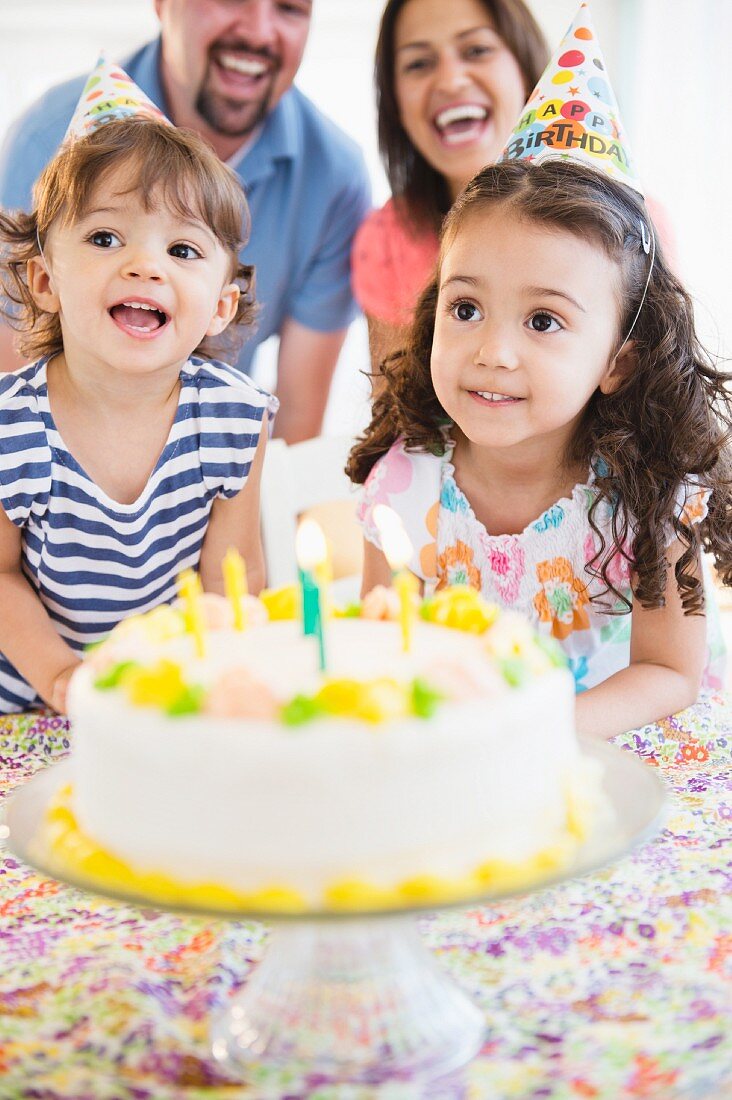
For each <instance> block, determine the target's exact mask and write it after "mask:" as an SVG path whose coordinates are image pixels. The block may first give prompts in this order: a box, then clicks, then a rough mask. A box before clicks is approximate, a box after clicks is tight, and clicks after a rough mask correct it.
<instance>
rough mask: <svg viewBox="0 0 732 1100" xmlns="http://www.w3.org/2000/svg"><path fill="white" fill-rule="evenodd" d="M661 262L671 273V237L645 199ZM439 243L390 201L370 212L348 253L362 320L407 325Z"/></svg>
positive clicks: (663, 218) (661, 213)
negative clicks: (414, 228)
mask: <svg viewBox="0 0 732 1100" xmlns="http://www.w3.org/2000/svg"><path fill="white" fill-rule="evenodd" d="M646 205H647V207H648V212H649V214H650V215H651V218H652V219H653V224H654V226H655V228H656V232H657V234H658V237H659V240H660V242H661V244H662V246H663V250H664V253H665V255H666V261H667V262H668V263H669V264H670V265H671V267H672V268H675V267H676V248H675V242H674V235H673V231H672V229H671V225H670V222H669V218H668V214H667V213H666V211H665V210H664V208H663V207H662V206H661V205H660V204H659V203H657V202H655V201H654V200H653V199H650V198H648V199H646ZM438 250H439V240H438V237H437V234H436V233H434V232H432V231H427V232H423V233H421V234H415V233H414V232H413V231H412V230H411V228H410V227H408V226H406V225H405V223H404V222H403V221H402V219H401V218H400V217H399V215H398V214H397V211H396V208H395V206H394V200H393V199H389V201H388V202H387V203H386V204H385V205H384V206H382V208H381V210H372V212H371V213H370V214H369V215H368V217H367V218H366V220H365V221H364V222H363V223H362V225H361V228H360V229H359V231H358V233H357V234H356V239H355V241H354V244H353V252H352V253H351V282H352V285H353V294H354V297H355V298H356V301H357V302H358V304H359V305H360V306H361V309H362V310H363V311H364V313H365V314H366V315H367V316H368V317H373V318H374V319H376V320H377V321H383V322H385V323H386V324H389V325H409V324H411V321H412V318H413V316H414V310H415V307H416V305H417V299H418V298H419V296H420V294H421V293H422V291H423V290H424V288H425V287H426V286H427V283H428V282H429V281H430V278H431V276H432V273H433V271H434V268H435V264H436V262H437V254H438Z"/></svg>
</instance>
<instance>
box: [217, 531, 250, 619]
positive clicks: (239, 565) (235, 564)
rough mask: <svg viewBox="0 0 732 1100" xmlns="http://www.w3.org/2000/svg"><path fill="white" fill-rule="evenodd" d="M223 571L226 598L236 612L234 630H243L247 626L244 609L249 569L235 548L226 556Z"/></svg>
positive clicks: (230, 548)
mask: <svg viewBox="0 0 732 1100" xmlns="http://www.w3.org/2000/svg"><path fill="white" fill-rule="evenodd" d="M221 571H222V573H223V574H224V588H225V590H226V598H227V599H228V601H229V603H230V604H231V607H232V610H233V612H234V629H235V630H243V629H244V628H245V626H246V625H247V617H246V610H245V607H244V598H245V597H246V595H247V594H248V590H247V567H246V565H245V563H244V559H243V558H242V556H241V554H240V553H239V551H238V550H236V549H235V548H234V547H233V546H230V547H229V549H228V550H227V551H226V553H225V554H224V560H223V563H222V565H221Z"/></svg>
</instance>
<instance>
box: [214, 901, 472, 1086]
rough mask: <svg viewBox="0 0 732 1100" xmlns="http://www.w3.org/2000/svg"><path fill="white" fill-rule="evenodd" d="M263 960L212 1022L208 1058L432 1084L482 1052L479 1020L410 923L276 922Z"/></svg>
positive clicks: (238, 1065)
mask: <svg viewBox="0 0 732 1100" xmlns="http://www.w3.org/2000/svg"><path fill="white" fill-rule="evenodd" d="M271 935H272V938H271V941H270V945H269V947H268V950H267V953H266V955H265V956H264V959H263V960H262V962H261V963H260V965H259V966H258V968H257V969H256V970H255V971H254V973H253V975H252V976H251V978H250V979H249V981H248V982H247V985H246V987H245V989H244V990H243V991H242V993H240V994H239V995H238V996H237V997H236V998H235V999H234V1000H233V1002H232V1004H231V1006H230V1007H229V1009H228V1010H227V1011H226V1012H225V1013H224V1014H223V1015H222V1016H221V1017H220V1018H219V1019H218V1020H217V1021H216V1022H215V1023H214V1026H213V1053H214V1057H215V1058H216V1059H217V1060H218V1061H219V1062H220V1063H221V1064H222V1065H223V1066H225V1067H226V1069H227V1070H229V1071H233V1072H237V1071H238V1072H241V1070H242V1068H243V1067H246V1066H247V1065H248V1064H250V1063H253V1062H254V1063H261V1062H267V1063H276V1064H278V1065H281V1066H285V1065H293V1064H301V1065H303V1064H306V1065H307V1066H308V1069H309V1071H310V1072H314V1073H322V1074H323V1075H325V1076H327V1077H329V1078H333V1079H335V1080H341V1081H355V1082H361V1083H366V1084H376V1083H378V1082H379V1081H382V1080H384V1079H386V1078H390V1077H394V1076H398V1077H408V1078H410V1079H413V1078H417V1079H422V1080H424V1079H433V1078H435V1077H440V1076H442V1075H444V1074H446V1073H449V1072H450V1071H451V1070H453V1069H455V1068H456V1067H457V1066H460V1065H463V1064H464V1063H465V1062H468V1061H469V1060H470V1059H471V1058H472V1057H473V1056H474V1055H475V1054H477V1052H478V1051H479V1050H480V1047H481V1046H482V1044H483V1039H484V1036H485V1019H484V1016H483V1013H482V1012H481V1011H480V1010H479V1009H478V1008H477V1007H476V1006H475V1005H474V1004H473V1003H472V1002H471V1001H470V1000H469V999H468V998H467V997H466V996H465V995H464V994H463V993H462V992H461V991H460V990H459V989H458V987H457V986H456V985H455V984H454V982H452V981H451V980H450V978H449V977H448V975H447V974H446V972H445V971H444V970H443V969H442V968H440V967H439V965H438V964H437V963H436V962H435V960H434V957H433V956H432V955H431V954H430V952H429V951H428V950H427V949H426V948H425V947H424V945H423V943H422V941H421V938H420V935H419V932H418V930H417V925H416V923H415V921H414V920H413V919H412V918H410V917H374V918H371V919H370V920H368V921H365V920H363V919H361V920H342V921H338V922H337V923H333V922H328V923H326V922H309V921H306V920H303V922H302V923H298V924H281V923H277V924H275V925H274V927H273V929H272V934H271Z"/></svg>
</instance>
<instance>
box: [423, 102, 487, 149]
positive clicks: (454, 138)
mask: <svg viewBox="0 0 732 1100" xmlns="http://www.w3.org/2000/svg"><path fill="white" fill-rule="evenodd" d="M487 118H488V109H487V108H486V107H481V106H479V105H478V104H477V103H462V104H460V106H459V107H446V108H445V110H444V111H440V113H439V114H438V115H437V117H436V118H435V126H436V128H437V130H438V132H439V134H440V137H441V138H442V140H443V141H445V142H447V143H448V144H450V145H459V144H460V143H461V142H465V141H472V140H473V139H474V138H475V137H477V136H478V135H479V134H480V133H481V132H482V129H483V123H484V122H485V121H486V119H487Z"/></svg>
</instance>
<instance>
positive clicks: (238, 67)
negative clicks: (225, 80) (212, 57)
mask: <svg viewBox="0 0 732 1100" xmlns="http://www.w3.org/2000/svg"><path fill="white" fill-rule="evenodd" d="M219 64H220V65H221V67H222V68H224V69H233V71H234V72H235V73H243V74H244V75H245V76H262V75H263V74H264V73H266V72H267V66H266V65H265V63H264V62H263V61H255V60H254V59H253V58H248V57H235V56H234V55H233V54H228V53H222V54H219Z"/></svg>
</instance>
